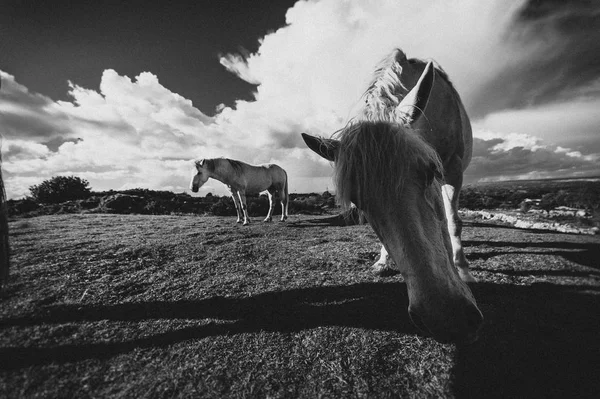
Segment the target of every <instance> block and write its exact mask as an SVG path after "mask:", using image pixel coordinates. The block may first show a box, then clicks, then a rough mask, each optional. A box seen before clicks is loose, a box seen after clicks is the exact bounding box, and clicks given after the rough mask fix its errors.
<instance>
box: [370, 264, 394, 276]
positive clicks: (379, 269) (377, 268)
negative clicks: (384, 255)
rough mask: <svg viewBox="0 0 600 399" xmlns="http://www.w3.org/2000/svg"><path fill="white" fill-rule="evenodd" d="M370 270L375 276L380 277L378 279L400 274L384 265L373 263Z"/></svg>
mask: <svg viewBox="0 0 600 399" xmlns="http://www.w3.org/2000/svg"><path fill="white" fill-rule="evenodd" d="M371 270H373V273H374V274H375V275H377V276H380V277H389V276H395V275H396V274H400V272H399V271H398V270H396V269H392V268H391V267H389V266H388V265H386V264H385V263H375V264H374V265H373V266H372V267H371Z"/></svg>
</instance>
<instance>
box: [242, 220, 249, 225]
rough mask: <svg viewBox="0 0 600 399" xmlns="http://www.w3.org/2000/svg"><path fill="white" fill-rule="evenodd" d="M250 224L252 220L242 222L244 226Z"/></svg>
mask: <svg viewBox="0 0 600 399" xmlns="http://www.w3.org/2000/svg"><path fill="white" fill-rule="evenodd" d="M249 224H250V222H248V221H247V220H246V221H245V222H244V223H242V226H248V225H249Z"/></svg>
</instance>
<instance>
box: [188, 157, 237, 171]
mask: <svg viewBox="0 0 600 399" xmlns="http://www.w3.org/2000/svg"><path fill="white" fill-rule="evenodd" d="M222 161H226V162H228V163H229V165H231V167H232V168H233V170H234V172H235V173H237V174H240V173H242V171H243V166H242V165H243V164H242V162H240V161H236V160H235V159H230V158H209V159H200V160H198V161H196V165H197V166H201V167H203V168H206V169H207V170H208V171H209V172H214V171H215V168H216V167H217V165H216V163H217V162H222Z"/></svg>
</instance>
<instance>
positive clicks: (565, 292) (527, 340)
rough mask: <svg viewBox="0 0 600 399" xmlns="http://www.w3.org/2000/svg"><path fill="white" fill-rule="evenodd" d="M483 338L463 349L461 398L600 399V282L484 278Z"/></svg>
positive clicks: (476, 289)
mask: <svg viewBox="0 0 600 399" xmlns="http://www.w3.org/2000/svg"><path fill="white" fill-rule="evenodd" d="M472 289H473V293H474V295H475V297H476V298H477V301H478V304H479V306H480V308H481V310H482V312H483V314H484V316H485V318H486V322H485V325H484V328H483V331H482V333H481V335H480V339H479V340H478V341H477V342H475V343H474V344H473V345H470V346H465V347H459V348H458V352H457V357H456V360H455V367H454V369H453V376H452V377H453V388H454V392H455V394H456V396H457V397H459V398H491V397H501V398H508V397H523V398H538V397H545V398H548V397H578V398H582V397H597V396H596V395H597V394H598V392H600V379H599V378H598V375H600V362H599V361H598V359H599V355H600V341H599V340H598V331H600V317H599V315H600V288H598V287H588V286H561V285H555V284H548V283H536V284H533V285H531V286H514V285H503V284H492V283H479V284H476V285H473V286H472Z"/></svg>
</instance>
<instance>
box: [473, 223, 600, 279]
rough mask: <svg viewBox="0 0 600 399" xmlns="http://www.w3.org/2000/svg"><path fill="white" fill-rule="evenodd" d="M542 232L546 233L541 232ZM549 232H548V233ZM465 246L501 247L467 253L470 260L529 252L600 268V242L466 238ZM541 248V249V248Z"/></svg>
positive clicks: (543, 272)
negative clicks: (491, 250)
mask: <svg viewBox="0 0 600 399" xmlns="http://www.w3.org/2000/svg"><path fill="white" fill-rule="evenodd" d="M540 234H544V233H542V232H540ZM546 234H548V233H546ZM463 245H464V246H465V247H478V246H482V245H485V246H486V247H488V248H500V250H499V251H498V250H494V251H493V252H489V253H485V252H475V253H471V254H468V255H467V258H468V259H469V260H478V259H481V260H488V259H490V258H492V257H494V256H499V255H508V254H510V255H515V254H522V255H525V254H528V255H554V256H560V257H562V258H564V259H566V260H568V261H571V262H573V263H576V264H578V265H580V266H584V267H587V268H593V269H599V270H600V261H599V260H600V244H597V243H583V242H568V241H543V242H517V241H511V242H505V241H477V240H465V241H463ZM502 248H517V249H518V250H516V251H515V250H511V251H502ZM531 248H537V249H538V250H537V251H532V250H528V249H531ZM540 249H541V250H540ZM543 249H546V250H543ZM525 273H526V274H527V275H534V274H535V273H530V272H529V271H526V272H525ZM541 273H542V274H546V275H548V274H551V273H548V271H546V270H544V271H541ZM588 274H590V273H584V274H582V275H588ZM592 274H595V273H592Z"/></svg>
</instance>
